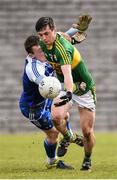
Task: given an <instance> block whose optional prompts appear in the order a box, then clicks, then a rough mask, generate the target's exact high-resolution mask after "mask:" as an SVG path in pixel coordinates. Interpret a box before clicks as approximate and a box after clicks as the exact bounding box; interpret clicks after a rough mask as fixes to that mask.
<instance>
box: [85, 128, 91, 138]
mask: <svg viewBox="0 0 117 180" xmlns="http://www.w3.org/2000/svg"><path fill="white" fill-rule="evenodd" d="M91 134H92V133H91V130H90V129H86V128H84V129H83V135H84V137H85V138H86V139H87V141H89V140H90V137H91Z"/></svg>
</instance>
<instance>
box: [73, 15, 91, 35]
mask: <svg viewBox="0 0 117 180" xmlns="http://www.w3.org/2000/svg"><path fill="white" fill-rule="evenodd" d="M91 20H92V17H91V16H90V15H81V16H79V19H78V22H77V23H76V24H73V25H72V27H73V28H75V29H78V31H79V32H84V31H86V30H87V29H88V27H89V24H90V22H91Z"/></svg>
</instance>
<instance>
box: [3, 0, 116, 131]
mask: <svg viewBox="0 0 117 180" xmlns="http://www.w3.org/2000/svg"><path fill="white" fill-rule="evenodd" d="M83 13H88V14H90V15H92V17H93V20H92V23H91V25H90V28H89V30H88V36H87V39H86V41H84V42H83V43H82V44H80V45H78V46H77V48H78V49H79V50H80V52H81V54H82V56H83V57H84V59H85V61H86V63H87V65H88V67H89V69H90V71H91V72H92V74H93V77H94V79H95V82H96V85H97V100H98V103H97V111H96V113H97V116H96V122H95V130H103V131H106V130H110V131H114V130H117V120H116V118H117V83H116V80H117V35H116V33H117V1H116V0H72V1H71V0H56V1H54V0H48V1H47V0H1V1H0V132H1V133H3V132H5V133H15V132H32V131H38V130H37V129H36V128H35V127H33V125H31V124H30V123H29V122H28V121H27V120H26V119H25V118H23V116H22V115H21V113H20V111H19V108H18V100H19V97H20V93H21V91H22V86H21V76H22V69H23V65H24V59H25V56H26V53H25V51H24V47H23V43H24V40H25V39H26V38H27V36H28V35H30V34H32V33H33V32H34V25H35V22H36V21H37V19H38V18H39V17H41V16H45V15H49V16H52V17H53V18H54V19H55V21H56V24H57V27H58V30H61V31H65V30H67V29H68V28H69V27H70V26H71V24H72V23H73V22H76V21H77V18H78V16H79V15H80V14H83ZM71 122H72V127H73V128H74V129H77V127H78V126H79V116H78V114H77V108H76V106H75V105H74V107H73V109H72V110H71Z"/></svg>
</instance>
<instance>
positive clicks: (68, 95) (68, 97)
mask: <svg viewBox="0 0 117 180" xmlns="http://www.w3.org/2000/svg"><path fill="white" fill-rule="evenodd" d="M60 99H62V101H60V102H57V103H55V104H54V105H55V106H56V107H59V106H63V105H65V104H66V103H68V102H69V101H70V100H71V99H72V93H71V92H70V91H67V92H66V95H64V96H61V97H60Z"/></svg>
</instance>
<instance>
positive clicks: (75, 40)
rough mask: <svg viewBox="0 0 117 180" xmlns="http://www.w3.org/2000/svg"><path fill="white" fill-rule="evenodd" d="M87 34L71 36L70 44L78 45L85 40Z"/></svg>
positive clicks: (78, 33) (79, 33)
mask: <svg viewBox="0 0 117 180" xmlns="http://www.w3.org/2000/svg"><path fill="white" fill-rule="evenodd" d="M86 36H87V34H86V33H85V32H82V33H81V32H77V33H76V34H75V35H74V36H72V40H71V43H72V44H78V43H81V42H82V41H84V40H85V39H86Z"/></svg>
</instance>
